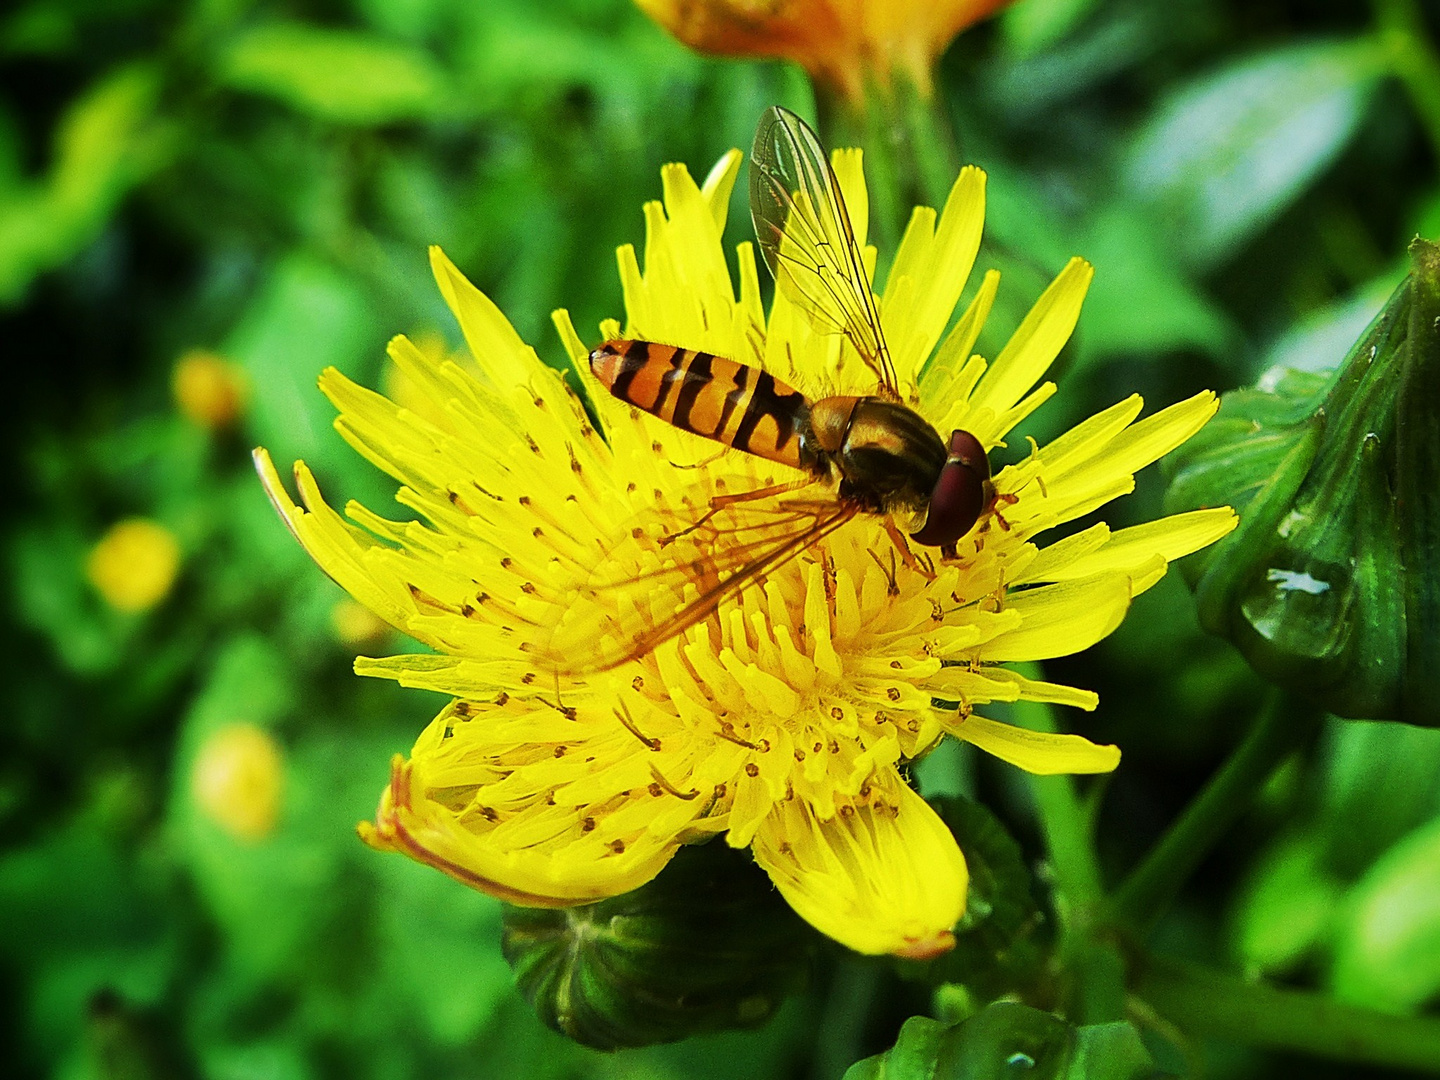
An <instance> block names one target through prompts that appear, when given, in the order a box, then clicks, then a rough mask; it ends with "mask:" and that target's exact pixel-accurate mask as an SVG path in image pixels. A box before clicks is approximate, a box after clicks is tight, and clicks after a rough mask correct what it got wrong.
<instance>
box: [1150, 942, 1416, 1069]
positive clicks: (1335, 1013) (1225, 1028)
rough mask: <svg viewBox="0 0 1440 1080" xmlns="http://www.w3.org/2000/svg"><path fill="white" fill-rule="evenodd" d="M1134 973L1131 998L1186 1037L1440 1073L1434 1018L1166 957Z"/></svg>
mask: <svg viewBox="0 0 1440 1080" xmlns="http://www.w3.org/2000/svg"><path fill="white" fill-rule="evenodd" d="M1135 974H1136V980H1135V985H1134V991H1135V993H1136V995H1137V996H1138V997H1139V998H1141V999H1142V1000H1143V1001H1145V1002H1146V1003H1148V1004H1149V1005H1150V1006H1152V1007H1153V1008H1154V1009H1155V1011H1156V1012H1158V1013H1160V1014H1161V1015H1162V1016H1164V1017H1165V1018H1166V1019H1168V1020H1170V1021H1172V1022H1173V1023H1175V1024H1176V1025H1178V1026H1179V1027H1181V1028H1182V1029H1183V1030H1185V1031H1186V1032H1188V1033H1191V1034H1195V1035H1208V1036H1212V1037H1215V1038H1218V1039H1225V1040H1232V1041H1234V1042H1238V1043H1244V1044H1246V1045H1250V1046H1265V1047H1272V1048H1274V1049H1277V1050H1298V1051H1302V1052H1304V1053H1308V1054H1314V1055H1317V1056H1320V1057H1326V1058H1331V1059H1334V1060H1338V1061H1353V1062H1363V1063H1366V1064H1371V1065H1385V1066H1390V1067H1393V1068H1408V1069H1418V1070H1421V1071H1423V1072H1427V1073H1431V1074H1437V1075H1440V1019H1437V1018H1435V1017H1405V1016H1390V1015H1387V1014H1385V1013H1378V1012H1373V1011H1372V1010H1370V1009H1363V1008H1359V1007H1357V1006H1354V1005H1347V1004H1344V1003H1341V1002H1337V1001H1335V1000H1334V999H1333V998H1329V997H1325V996H1323V995H1321V994H1315V993H1310V992H1307V991H1302V990H1281V989H1277V988H1275V987H1273V986H1265V985H1263V984H1261V983H1252V982H1246V981H1244V980H1242V979H1239V978H1236V977H1235V976H1233V975H1227V974H1224V973H1223V972H1218V971H1211V970H1208V969H1205V968H1202V967H1198V966H1195V965H1191V964H1186V963H1182V962H1180V961H1177V960H1171V959H1165V958H1154V957H1152V958H1150V959H1149V960H1147V961H1146V962H1145V963H1144V965H1143V966H1141V967H1139V969H1138V970H1137V971H1136V973H1135Z"/></svg>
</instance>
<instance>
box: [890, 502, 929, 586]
mask: <svg viewBox="0 0 1440 1080" xmlns="http://www.w3.org/2000/svg"><path fill="white" fill-rule="evenodd" d="M885 532H886V533H887V534H888V535H889V537H890V542H891V543H892V544H894V545H895V550H896V551H898V552H899V553H900V561H901V562H902V563H904V564H905V566H906V568H907V569H910V570H913V571H915V573H917V574H920V575H921V576H922V577H924V578H925V580H926V581H934V580H935V566H934V564H933V563H932V564H931V565H929V566H928V567H927V566H926V565H925V564H924V563H922V562H921V561H920V560H919V559H917V558H916V557H915V553H914V552H913V551H911V550H910V545H909V543H908V542H907V541H906V539H905V534H904V533H902V532H901V531H900V530H899V529H898V528H897V527H896V525H895V519H894V518H892V517H891V516H890V515H889V514H886V515H885Z"/></svg>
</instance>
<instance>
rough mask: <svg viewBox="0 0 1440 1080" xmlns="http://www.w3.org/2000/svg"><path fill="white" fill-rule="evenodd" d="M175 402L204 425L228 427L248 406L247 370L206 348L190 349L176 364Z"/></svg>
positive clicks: (211, 427)
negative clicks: (242, 369)
mask: <svg viewBox="0 0 1440 1080" xmlns="http://www.w3.org/2000/svg"><path fill="white" fill-rule="evenodd" d="M172 386H173V389H174V392H175V404H176V405H177V406H179V408H180V411H181V412H182V413H184V414H185V415H186V416H187V417H189V418H190V419H191V420H193V421H194V422H195V423H197V424H199V425H200V426H201V427H204V428H210V429H212V430H213V429H216V428H223V427H228V426H229V425H230V424H233V423H234V422H235V419H236V418H237V417H238V416H239V415H240V410H241V409H243V408H244V407H245V398H246V396H247V390H248V387H247V385H246V380H245V373H244V372H243V371H241V370H240V368H238V367H236V366H235V365H234V364H232V363H230V362H229V361H228V360H225V359H224V358H222V357H220V356H217V355H215V354H214V353H212V352H208V351H206V350H204V349H191V350H190V351H189V352H187V353H186V354H185V355H184V356H182V357H181V358H180V359H179V360H178V361H177V362H176V364H175V375H174V379H173V382H172Z"/></svg>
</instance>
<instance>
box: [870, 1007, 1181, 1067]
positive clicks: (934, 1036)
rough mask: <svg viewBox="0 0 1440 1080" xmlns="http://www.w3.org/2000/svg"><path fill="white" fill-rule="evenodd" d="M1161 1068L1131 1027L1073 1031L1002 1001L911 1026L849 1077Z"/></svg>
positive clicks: (1047, 1016)
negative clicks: (959, 1017)
mask: <svg viewBox="0 0 1440 1080" xmlns="http://www.w3.org/2000/svg"><path fill="white" fill-rule="evenodd" d="M1155 1075H1156V1069H1155V1063H1154V1061H1153V1060H1152V1059H1151V1057H1150V1053H1149V1051H1147V1050H1146V1049H1145V1045H1144V1043H1142V1042H1141V1041H1140V1035H1139V1033H1138V1032H1136V1030H1135V1029H1134V1028H1133V1027H1132V1026H1131V1025H1130V1024H1127V1023H1113V1024H1096V1025H1091V1026H1086V1027H1074V1026H1072V1025H1070V1024H1067V1023H1066V1022H1065V1021H1064V1020H1061V1019H1060V1018H1059V1017H1058V1016H1055V1015H1053V1014H1051V1013H1047V1012H1042V1011H1041V1010H1039V1009H1032V1008H1030V1007H1029V1006H1028V1005H1020V1004H1018V1003H1016V1002H1013V1001H997V1002H995V1003H994V1004H993V1005H990V1006H988V1007H986V1008H984V1009H982V1010H981V1011H980V1012H978V1013H976V1014H975V1015H974V1016H972V1017H970V1018H969V1019H968V1020H964V1021H962V1022H961V1023H958V1024H953V1025H946V1024H942V1023H940V1022H939V1021H937V1020H931V1019H928V1018H927V1017H923V1016H914V1017H911V1018H910V1019H909V1020H907V1021H905V1024H904V1026H903V1027H901V1029H900V1037H899V1038H898V1039H897V1040H896V1042H895V1045H894V1046H893V1047H891V1048H890V1049H889V1050H887V1051H885V1053H883V1054H878V1055H876V1056H875V1057H871V1058H866V1059H865V1060H864V1061H859V1062H856V1063H855V1064H854V1065H852V1066H851V1067H850V1068H849V1069H848V1070H847V1071H846V1073H845V1080H1008V1078H1014V1080H1021V1078H1023V1080H1051V1078H1053V1080H1146V1078H1148V1077H1152V1076H1155Z"/></svg>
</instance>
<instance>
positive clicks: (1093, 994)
mask: <svg viewBox="0 0 1440 1080" xmlns="http://www.w3.org/2000/svg"><path fill="white" fill-rule="evenodd" d="M1022 670H1024V669H1023V668H1022ZM1026 674H1034V675H1037V677H1038V673H1036V672H1026ZM1011 709H1012V715H1013V718H1014V719H1015V721H1016V723H1018V724H1020V725H1021V726H1022V727H1027V728H1031V729H1032V730H1035V731H1051V732H1053V731H1056V730H1058V727H1057V725H1056V723H1055V717H1054V713H1053V712H1052V711H1051V709H1050V706H1048V705H1046V704H1044V703H1043V702H1038V701H1017V702H1016V703H1015V704H1014V705H1012V706H1011ZM1029 782H1030V791H1031V794H1032V796H1033V797H1034V799H1035V808H1036V811H1037V813H1038V815H1039V818H1040V830H1041V832H1042V833H1043V834H1044V836H1045V846H1046V849H1047V850H1048V852H1049V855H1050V865H1051V867H1052V868H1053V870H1054V874H1055V892H1056V902H1057V906H1058V907H1059V908H1060V910H1061V912H1062V913H1063V921H1064V934H1063V937H1062V939H1061V944H1060V951H1061V955H1062V957H1063V960H1064V965H1065V967H1066V969H1067V970H1069V971H1070V972H1071V973H1073V975H1074V976H1075V984H1074V988H1073V992H1074V999H1075V1000H1074V1005H1073V1010H1072V1012H1073V1015H1074V1016H1075V1018H1076V1019H1077V1020H1078V1021H1079V1022H1080V1023H1083V1024H1099V1023H1106V1022H1108V1021H1112V1020H1119V1019H1121V1018H1123V1016H1124V1013H1125V965H1124V961H1123V959H1122V957H1121V955H1120V951H1119V948H1118V947H1117V946H1116V944H1115V942H1114V941H1113V940H1109V939H1108V937H1105V936H1097V934H1096V931H1097V930H1100V929H1102V927H1101V925H1100V923H1099V915H1100V912H1101V909H1102V908H1103V905H1104V899H1105V891H1104V884H1103V880H1102V878H1101V876H1100V864H1099V862H1098V861H1097V860H1096V858H1095V845H1094V841H1093V836H1092V830H1091V816H1090V814H1089V813H1088V812H1087V811H1086V809H1085V807H1084V805H1083V804H1082V802H1081V800H1080V797H1079V795H1078V794H1077V793H1076V791H1075V784H1074V782H1073V781H1072V780H1071V779H1070V777H1068V776H1031V777H1029Z"/></svg>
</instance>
